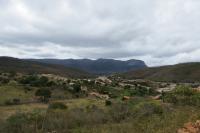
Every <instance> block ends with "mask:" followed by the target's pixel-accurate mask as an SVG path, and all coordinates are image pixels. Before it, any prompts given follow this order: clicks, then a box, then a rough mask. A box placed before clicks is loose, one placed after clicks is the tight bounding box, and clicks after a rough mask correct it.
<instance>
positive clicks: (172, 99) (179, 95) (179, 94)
mask: <svg viewBox="0 0 200 133" xmlns="http://www.w3.org/2000/svg"><path fill="white" fill-rule="evenodd" d="M162 95H163V101H164V102H169V103H173V104H177V105H192V106H200V92H198V91H196V90H193V89H192V88H190V87H187V86H178V87H177V88H176V89H174V90H173V91H171V92H168V93H163V94H162Z"/></svg>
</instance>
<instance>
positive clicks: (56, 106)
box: [49, 102, 67, 109]
mask: <svg viewBox="0 0 200 133" xmlns="http://www.w3.org/2000/svg"><path fill="white" fill-rule="evenodd" d="M49 109H67V106H66V105H65V104H64V103H61V102H54V103H51V104H50V105H49Z"/></svg>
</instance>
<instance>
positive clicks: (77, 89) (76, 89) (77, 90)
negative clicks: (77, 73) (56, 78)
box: [73, 83, 81, 93]
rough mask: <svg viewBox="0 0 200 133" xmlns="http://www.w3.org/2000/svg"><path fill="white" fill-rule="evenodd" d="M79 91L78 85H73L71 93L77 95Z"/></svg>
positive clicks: (79, 86)
mask: <svg viewBox="0 0 200 133" xmlns="http://www.w3.org/2000/svg"><path fill="white" fill-rule="evenodd" d="M80 91H81V85H80V84H78V83H76V84H74V85H73V92H74V93H78V92H80Z"/></svg>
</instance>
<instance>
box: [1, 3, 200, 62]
mask: <svg viewBox="0 0 200 133" xmlns="http://www.w3.org/2000/svg"><path fill="white" fill-rule="evenodd" d="M0 10H1V11H0V56H13V57H19V58H91V59H97V58H113V59H122V60H126V59H142V60H144V61H145V62H146V63H147V64H148V65H149V66H159V65H166V64H175V63H180V62H193V61H200V0H125V1H122V0H0Z"/></svg>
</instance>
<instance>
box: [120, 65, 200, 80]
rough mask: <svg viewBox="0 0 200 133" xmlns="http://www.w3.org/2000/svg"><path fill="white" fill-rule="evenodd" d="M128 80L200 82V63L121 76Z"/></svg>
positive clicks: (145, 70) (165, 67)
mask: <svg viewBox="0 0 200 133" xmlns="http://www.w3.org/2000/svg"><path fill="white" fill-rule="evenodd" d="M121 76H122V77H124V78H128V79H150V80H155V81H174V82H200V63H183V64H177V65H171V66H162V67H153V68H146V69H142V70H138V71H130V72H127V73H124V74H122V75H121Z"/></svg>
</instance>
